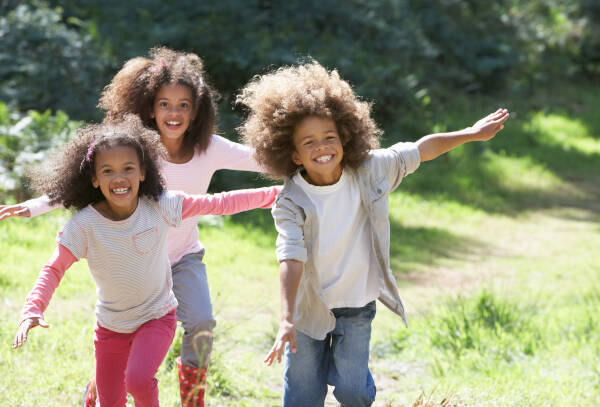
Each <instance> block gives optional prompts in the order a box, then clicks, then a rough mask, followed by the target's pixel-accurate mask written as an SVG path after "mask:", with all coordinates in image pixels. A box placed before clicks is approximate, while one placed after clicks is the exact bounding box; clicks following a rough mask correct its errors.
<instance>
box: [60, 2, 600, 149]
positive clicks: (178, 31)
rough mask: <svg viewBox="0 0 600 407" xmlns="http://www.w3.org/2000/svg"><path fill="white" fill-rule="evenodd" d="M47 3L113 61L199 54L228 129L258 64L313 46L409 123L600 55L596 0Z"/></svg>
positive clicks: (384, 109) (382, 107) (590, 64)
mask: <svg viewBox="0 0 600 407" xmlns="http://www.w3.org/2000/svg"><path fill="white" fill-rule="evenodd" d="M52 4H56V5H60V6H61V7H64V10H65V16H66V17H67V18H70V17H75V18H77V19H79V20H81V21H87V22H90V26H91V27H93V28H94V30H95V31H94V32H96V35H97V37H98V38H101V39H102V44H103V49H105V51H106V54H107V55H110V56H111V57H110V60H111V63H112V68H111V69H113V70H116V69H118V67H119V64H120V63H121V62H122V61H123V60H125V59H127V58H132V57H134V56H138V55H144V54H146V52H147V50H148V48H150V47H152V46H155V45H167V46H170V47H173V48H176V49H183V50H187V51H192V52H196V53H198V54H199V55H200V56H201V57H202V58H203V59H204V61H205V64H206V68H207V71H208V74H209V79H211V81H212V82H213V83H214V84H215V85H216V88H217V89H218V90H219V91H220V92H221V93H222V95H223V103H222V104H221V113H222V115H223V116H225V117H224V118H223V119H224V120H223V121H222V124H223V128H224V129H225V132H226V134H232V131H233V128H234V127H235V123H236V122H237V120H239V119H238V118H236V117H235V115H234V114H232V112H231V107H230V106H231V103H232V101H233V96H234V95H235V94H236V93H237V91H238V90H239V89H240V88H241V87H242V86H243V85H244V84H245V83H246V82H247V81H248V80H249V79H250V78H251V77H252V76H253V75H255V74H257V73H261V72H264V71H265V70H267V69H270V68H272V67H278V66H281V65H285V64H292V63H295V62H296V61H297V60H298V58H299V57H303V56H306V55H310V56H312V57H314V58H315V59H317V60H318V61H320V62H321V63H323V64H324V65H326V66H328V67H330V68H337V69H339V71H340V73H341V74H342V76H343V77H344V78H346V79H348V80H349V81H350V82H351V83H352V84H353V86H354V87H355V89H356V91H357V93H358V94H359V95H361V96H363V97H364V98H365V99H367V100H375V101H376V103H375V105H374V111H375V115H376V117H377V120H378V121H379V122H380V123H382V124H384V126H387V125H390V124H392V125H393V124H394V123H396V122H401V123H403V126H404V129H405V131H407V132H408V131H410V130H413V129H414V130H416V131H419V130H422V129H423V128H424V127H423V126H420V125H419V123H418V120H419V119H422V118H424V117H427V114H430V113H431V112H433V109H435V108H436V106H437V107H439V108H441V106H440V103H447V101H448V99H450V101H451V100H452V98H453V97H454V95H455V94H456V92H457V91H458V92H460V93H469V92H474V91H477V92H483V93H487V94H489V93H490V92H493V91H495V90H498V89H503V88H506V87H509V88H513V87H516V88H519V87H531V86H534V85H537V84H543V83H549V82H550V81H551V80H553V79H555V78H556V77H560V78H564V77H565V74H566V75H575V74H577V73H578V72H581V71H582V70H584V71H586V72H594V69H597V66H598V60H597V54H598V52H599V51H598V40H597V38H599V36H596V35H595V33H596V32H597V30H598V29H597V26H599V25H598V24H596V22H597V21H598V19H599V18H600V16H599V15H600V13H599V12H598V6H597V5H595V2H593V1H592V0H579V1H576V2H569V3H568V4H566V3H565V2H561V1H559V0H543V1H541V2H540V1H535V2H534V1H526V2H519V1H515V0H503V1H498V2H491V3H490V2H485V1H475V0H427V1H421V0H419V1H414V0H377V1H363V0H352V1H348V2H345V3H344V6H343V7H340V3H339V2H337V1H333V0H309V1H303V2H284V1H277V0H252V1H247V2H244V3H243V5H242V4H240V2H239V1H238V0H223V1H219V2H194V3H192V4H190V3H189V2H183V1H175V2H174V3H173V2H170V3H168V4H166V3H164V2H161V1H158V0H145V1H143V2H136V3H135V5H134V4H123V3H122V2H120V1H117V0H103V1H96V0H92V1H87V2H85V3H81V2H76V1H66V2H65V1H60V2H58V1H54V2H52ZM584 49H585V51H584ZM115 61H116V63H115ZM433 100H435V101H436V103H435V104H432V101H433ZM434 105H435V106H434ZM237 113H240V112H237ZM411 118H412V119H411ZM408 134H413V133H412V132H411V133H408ZM404 138H409V137H406V136H404Z"/></svg>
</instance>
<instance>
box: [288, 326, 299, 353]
mask: <svg viewBox="0 0 600 407" xmlns="http://www.w3.org/2000/svg"><path fill="white" fill-rule="evenodd" d="M297 350H298V346H297V345H296V332H295V331H294V332H293V333H292V334H291V335H290V352H292V353H296V351H297Z"/></svg>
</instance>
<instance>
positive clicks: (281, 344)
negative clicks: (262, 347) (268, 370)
mask: <svg viewBox="0 0 600 407" xmlns="http://www.w3.org/2000/svg"><path fill="white" fill-rule="evenodd" d="M284 347H285V341H280V342H279V343H278V344H277V363H281V356H282V355H283V348H284Z"/></svg>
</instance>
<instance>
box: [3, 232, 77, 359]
mask: <svg viewBox="0 0 600 407" xmlns="http://www.w3.org/2000/svg"><path fill="white" fill-rule="evenodd" d="M76 261H77V258H76V257H75V256H73V254H72V253H71V252H70V251H69V249H67V248H66V247H64V246H63V245H61V244H59V245H58V247H57V248H56V249H55V250H54V253H53V254H52V257H50V260H48V262H47V263H46V265H45V266H44V267H42V270H41V271H40V274H39V276H38V278H37V280H36V282H35V285H34V286H33V289H32V290H31V291H30V292H29V294H28V295H27V298H26V299H25V305H24V306H23V309H22V310H21V318H20V320H19V329H18V330H17V334H16V335H15V339H14V340H13V344H12V347H13V349H15V348H18V347H21V346H23V344H24V343H25V341H27V334H28V333H29V330H30V329H32V328H35V327H36V326H41V327H43V328H47V327H48V324H47V323H46V322H45V321H44V318H43V313H44V310H45V309H46V307H47V306H48V304H49V303H50V299H51V298H52V294H54V290H56V287H58V285H59V284H60V280H61V279H62V278H63V276H64V275H65V271H66V270H67V269H68V268H69V267H71V265H72V264H73V263H75V262H76Z"/></svg>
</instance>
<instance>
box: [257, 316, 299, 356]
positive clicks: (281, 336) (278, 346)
mask: <svg viewBox="0 0 600 407" xmlns="http://www.w3.org/2000/svg"><path fill="white" fill-rule="evenodd" d="M286 342H289V343H290V351H291V352H292V353H296V351H297V349H298V347H297V345H296V327H295V326H294V324H292V323H291V322H288V321H282V322H281V324H279V332H277V337H276V338H275V344H273V347H272V348H271V351H270V352H269V354H268V355H267V357H266V358H265V360H264V361H263V362H264V363H266V364H267V366H271V364H273V361H274V360H275V357H277V363H281V355H282V354H283V349H284V348H285V343H286Z"/></svg>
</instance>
